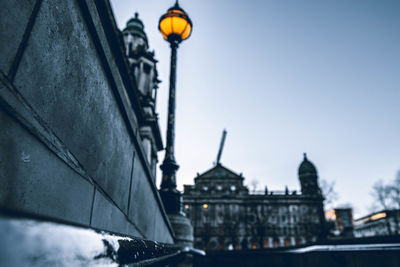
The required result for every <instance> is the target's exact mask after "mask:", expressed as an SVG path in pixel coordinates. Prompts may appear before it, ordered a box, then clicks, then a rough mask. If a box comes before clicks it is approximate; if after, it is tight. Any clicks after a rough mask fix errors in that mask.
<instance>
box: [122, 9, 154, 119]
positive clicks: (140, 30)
mask: <svg viewBox="0 0 400 267" xmlns="http://www.w3.org/2000/svg"><path fill="white" fill-rule="evenodd" d="M122 34H123V36H124V43H125V51H126V55H127V56H128V61H129V65H130V67H131V68H132V70H133V73H134V75H135V78H136V84H137V87H138V89H139V92H140V100H141V102H142V104H143V106H144V107H145V111H146V113H149V114H148V115H150V116H153V115H154V114H153V113H154V109H155V105H156V94H157V89H158V84H159V83H160V81H159V80H158V72H157V65H156V64H157V60H156V59H155V58H154V51H149V43H148V41H147V35H146V33H145V32H144V25H143V22H142V21H141V20H140V19H139V15H138V13H135V16H134V17H133V18H131V19H130V20H128V22H127V23H126V28H125V29H124V30H123V31H122ZM146 107H147V108H146Z"/></svg>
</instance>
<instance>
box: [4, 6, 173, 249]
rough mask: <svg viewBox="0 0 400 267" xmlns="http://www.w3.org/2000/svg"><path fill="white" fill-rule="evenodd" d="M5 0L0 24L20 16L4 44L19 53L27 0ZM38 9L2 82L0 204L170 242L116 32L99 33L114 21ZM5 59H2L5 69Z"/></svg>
mask: <svg viewBox="0 0 400 267" xmlns="http://www.w3.org/2000/svg"><path fill="white" fill-rule="evenodd" d="M6 2H8V3H4V4H3V3H2V4H1V5H2V6H4V5H5V6H6V7H7V8H8V9H10V12H9V13H10V14H6V13H5V12H4V10H7V8H5V9H4V10H1V11H0V12H1V13H0V14H1V15H3V14H5V16H4V17H1V18H0V21H1V22H2V21H3V20H4V21H6V24H5V25H8V24H7V23H14V22H15V21H16V20H15V19H14V17H15V16H17V14H18V16H20V17H18V19H19V21H18V22H19V23H20V25H18V27H20V28H18V29H17V30H15V33H16V34H17V33H18V35H16V37H15V38H14V37H13V38H14V39H15V41H14V39H13V40H12V42H16V43H15V46H14V44H13V43H11V41H10V42H8V43H7V45H9V46H11V47H14V48H17V47H18V45H19V44H18V43H17V42H18V40H17V39H18V38H20V36H21V34H23V30H21V29H25V27H26V25H25V24H26V21H27V20H28V18H29V16H30V14H31V13H32V5H33V4H34V1H33V0H32V2H28V1H25V0H24V1H18V2H17V1H14V2H15V3H13V4H15V6H12V4H9V3H10V2H13V1H6ZM28 3H29V4H28ZM86 4H87V5H88V9H86V6H85V5H86ZM11 9H13V10H11ZM37 10H38V13H37V17H36V19H35V21H34V23H33V24H32V31H31V33H30V35H29V39H28V41H27V43H26V47H25V49H24V50H23V51H22V50H21V61H20V62H19V65H18V70H17V71H16V73H15V77H14V79H13V80H12V81H11V80H9V79H7V77H4V76H3V75H2V76H1V77H2V78H3V79H2V82H3V83H5V84H6V85H7V88H8V91H0V101H1V102H0V109H1V110H3V108H4V110H7V112H10V114H13V115H12V116H13V118H12V119H11V117H9V116H8V115H5V114H3V113H2V114H1V116H0V123H1V124H0V125H1V128H2V129H1V132H0V145H1V146H0V182H1V186H0V207H6V208H8V209H11V210H22V211H27V212H32V213H36V214H38V215H41V216H43V215H44V216H49V217H50V218H53V219H62V220H64V221H69V222H73V223H78V224H84V225H89V224H90V221H91V222H92V226H93V227H95V228H98V229H104V230H109V231H112V232H118V233H121V234H122V235H124V234H126V235H132V236H141V235H140V233H141V234H142V236H144V237H146V238H149V239H153V240H157V241H165V242H171V243H172V242H173V240H172V235H171V234H172V232H171V231H170V228H168V222H167V217H166V216H165V215H164V214H163V210H162V207H161V203H160V202H159V201H158V199H157V193H156V191H155V190H156V189H155V188H154V185H153V184H152V183H151V181H150V180H149V177H147V176H148V174H149V170H147V169H146V168H148V166H147V165H146V164H144V165H143V162H140V161H139V160H138V159H139V158H143V156H142V154H141V153H142V152H143V149H141V147H140V146H141V145H142V144H141V140H140V138H138V140H136V136H135V135H136V134H138V131H137V127H138V126H137V123H138V121H141V120H140V119H138V117H136V116H142V114H141V113H140V109H138V108H137V107H140V106H138V105H140V102H139V101H135V99H136V98H134V97H135V95H134V94H132V95H129V96H128V94H127V91H126V90H127V89H126V88H125V86H127V87H129V88H128V89H129V90H131V91H130V92H132V90H136V88H135V87H134V84H133V83H130V82H129V81H128V80H129V79H127V77H128V78H129V76H128V75H129V72H127V71H126V70H125V69H124V68H123V66H124V62H123V61H122V60H121V57H118V55H120V56H122V55H123V54H122V52H121V51H119V50H118V49H119V47H117V46H118V43H117V44H113V43H112V42H110V37H111V39H112V40H115V39H113V37H114V35H115V38H118V34H117V32H115V31H114V29H113V28H112V27H110V26H112V25H108V26H107V25H106V27H104V28H102V27H103V23H105V24H107V23H110V20H112V19H113V18H112V17H108V16H109V13H108V12H109V11H110V12H111V10H108V9H107V3H103V2H101V1H100V2H93V1H63V0H43V1H42V3H41V5H40V9H37ZM98 10H100V11H103V12H100V13H98V14H97V13H96V12H98ZM86 12H89V13H90V16H89V14H88V13H86ZM91 17H92V18H93V23H94V24H93V25H92V24H91V23H90V21H91ZM23 24H24V26H23ZM1 26H3V25H1ZM92 26H93V27H95V28H96V29H94V28H91V27H92ZM13 27H17V26H13ZM20 33H21V34H20ZM2 34H3V32H1V33H0V37H1V38H2V39H1V41H3V35H2ZM4 34H8V33H7V31H6V32H5V33H4ZM96 34H98V37H99V38H98V39H96V38H95V37H94V36H96ZM1 45H3V43H2V44H1ZM116 45H117V46H116ZM7 49H8V48H6V49H5V50H3V51H5V52H6V53H8V54H9V52H8V50H7ZM10 49H11V48H10ZM11 50H12V49H11ZM11 50H10V51H11ZM13 51H14V50H13ZM118 51H119V52H120V53H117V52H118ZM11 52H12V51H11ZM11 52H10V53H11ZM103 52H104V53H103ZM13 53H14V52H13ZM8 54H7V55H5V54H4V53H1V60H0V61H1V62H0V68H1V71H2V72H5V70H4V69H3V68H2V65H1V64H3V62H6V63H7V62H8V63H7V64H9V62H10V60H9V58H8ZM116 55H117V56H116ZM114 57H115V58H114ZM10 58H11V57H10ZM122 59H123V58H122ZM7 64H6V65H7ZM5 74H7V73H5ZM131 86H133V87H131ZM14 89H15V90H14ZM19 93H20V94H21V95H19ZM129 99H130V100H131V101H132V103H134V105H133V106H132V103H131V102H130V100H129ZM11 102H12V103H11ZM14 112H15V114H14ZM7 114H8V113H7ZM16 114H18V115H16ZM17 121H18V122H17ZM32 122H33V123H32ZM20 125H23V126H20ZM3 127H4V128H5V129H6V130H5V131H3ZM130 127H131V128H132V129H133V131H132V132H130ZM134 155H136V163H135V168H134V170H133V169H132V168H133V161H134ZM132 172H134V173H133V175H132ZM94 187H96V188H97V189H98V191H97V193H96V195H95V193H94V192H95V189H94ZM100 192H101V193H100ZM130 192H131V194H130ZM91 208H93V209H92V210H91ZM128 209H129V210H128ZM90 214H92V216H91V215H90ZM90 218H91V220H90ZM132 221H133V222H134V224H132V223H131V222H132ZM135 226H137V228H135ZM155 227H157V228H159V229H155Z"/></svg>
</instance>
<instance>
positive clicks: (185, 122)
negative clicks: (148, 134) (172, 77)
mask: <svg viewBox="0 0 400 267" xmlns="http://www.w3.org/2000/svg"><path fill="white" fill-rule="evenodd" d="M111 3H112V6H113V9H114V15H115V18H116V20H117V23H118V25H119V28H120V29H121V30H122V29H123V28H124V27H125V24H126V22H127V20H128V19H129V18H131V17H132V16H133V14H134V12H135V11H137V12H138V13H139V18H140V19H142V21H143V23H144V24H145V31H146V33H147V36H148V39H149V45H150V49H151V50H153V49H154V50H155V54H156V58H157V59H158V60H159V63H158V71H159V79H160V80H162V83H161V84H160V89H159V92H158V100H157V101H158V102H157V111H158V113H159V117H160V126H161V129H162V135H163V138H164V142H165V135H166V116H167V115H166V113H167V102H168V86H169V84H168V80H169V64H170V48H169V44H168V43H167V42H166V41H164V40H163V38H162V36H161V34H160V33H159V31H158V28H157V25H158V20H159V18H160V16H161V15H162V14H164V13H165V12H166V11H167V9H168V8H169V7H171V6H172V5H173V4H174V1H173V0H168V1H166V0H140V1H139V0H137V1H134V0H112V1H111ZM180 5H181V7H182V8H183V9H184V10H185V11H186V12H187V13H188V14H189V16H190V18H191V19H192V21H193V33H192V36H191V37H190V38H189V39H188V40H186V41H184V42H183V43H182V44H181V45H180V48H179V49H178V70H177V109H176V144H175V146H176V147H175V149H176V155H175V156H176V160H177V162H178V164H179V165H180V169H179V170H178V173H177V180H178V188H179V189H182V187H183V186H182V185H183V184H193V178H194V177H195V176H196V173H197V172H199V173H203V172H204V171H206V170H208V169H210V168H211V167H212V166H213V162H214V161H215V159H216V156H217V152H218V147H219V143H220V139H221V135H222V130H223V129H224V128H225V129H226V130H227V131H228V135H227V139H226V142H225V147H224V151H223V154H222V160H221V162H222V164H223V165H224V166H226V167H228V168H229V169H231V170H233V171H235V172H237V173H240V172H242V173H243V175H244V177H245V178H246V183H247V184H248V185H250V184H251V181H252V180H258V182H259V185H258V189H259V190H262V189H263V188H264V186H268V188H269V190H284V188H285V185H287V186H288V187H289V189H291V190H296V189H297V190H299V189H300V185H299V181H298V177H297V169H298V166H299V164H300V162H301V161H302V159H303V152H307V155H308V158H309V159H310V160H311V161H312V162H313V163H314V164H315V165H316V167H317V169H318V172H319V177H320V179H325V180H328V181H335V182H336V185H335V189H336V191H337V192H338V194H339V200H338V201H337V203H336V204H337V205H340V204H343V203H351V204H352V205H353V207H354V209H355V210H354V212H355V215H356V216H355V217H356V218H357V217H359V216H361V215H365V214H366V213H367V212H369V211H370V206H371V204H372V202H373V198H372V196H371V194H370V192H371V188H372V185H373V184H374V183H375V182H376V181H377V180H379V179H383V180H384V181H386V182H388V181H391V180H393V179H394V177H395V175H396V172H397V171H398V170H400V88H399V85H400V1H398V0H393V1H389V0H383V1H378V0H374V1H370V0H357V1H349V0H335V1H333V0H332V1H326V0H303V1H295V0H268V1H261V0H259V1H256V0H253V1H238V0H214V1H206V0H203V1H195V0H181V1H180ZM163 156H164V155H163V153H160V154H159V160H160V163H161V162H162V160H163ZM160 176H161V174H160V172H159V173H158V177H157V186H159V183H160ZM250 187H251V186H250Z"/></svg>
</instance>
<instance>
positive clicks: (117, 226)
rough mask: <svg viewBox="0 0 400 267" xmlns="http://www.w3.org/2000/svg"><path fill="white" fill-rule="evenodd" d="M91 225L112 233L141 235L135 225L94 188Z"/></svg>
mask: <svg viewBox="0 0 400 267" xmlns="http://www.w3.org/2000/svg"><path fill="white" fill-rule="evenodd" d="M91 226H92V227H94V228H97V229H103V230H107V231H110V232H114V233H121V234H125V235H130V236H135V237H143V235H142V234H140V233H139V232H138V231H137V230H136V228H135V226H134V225H132V224H131V223H130V222H129V221H128V220H127V216H126V215H125V214H124V213H122V211H120V210H119V209H118V208H117V207H116V206H115V205H114V204H112V203H111V202H110V201H109V200H107V199H106V198H105V197H104V196H103V194H102V193H101V192H99V191H98V190H96V193H95V197H94V204H93V214H92V223H91Z"/></svg>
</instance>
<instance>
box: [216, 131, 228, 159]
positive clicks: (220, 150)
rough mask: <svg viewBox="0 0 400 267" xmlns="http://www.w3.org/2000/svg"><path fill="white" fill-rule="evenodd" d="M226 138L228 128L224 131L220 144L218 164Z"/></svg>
mask: <svg viewBox="0 0 400 267" xmlns="http://www.w3.org/2000/svg"><path fill="white" fill-rule="evenodd" d="M225 138H226V130H225V129H224V131H223V132H222V138H221V143H220V145H219V151H218V156H217V161H216V164H219V161H220V159H221V155H222V150H223V149H224V143H225Z"/></svg>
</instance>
